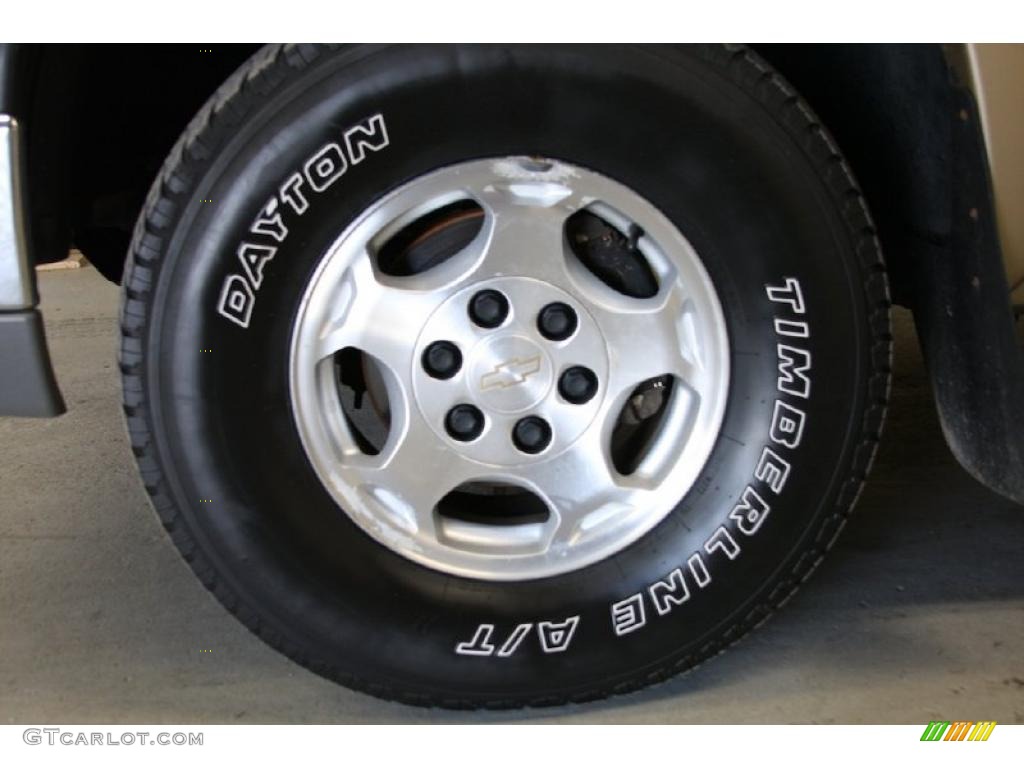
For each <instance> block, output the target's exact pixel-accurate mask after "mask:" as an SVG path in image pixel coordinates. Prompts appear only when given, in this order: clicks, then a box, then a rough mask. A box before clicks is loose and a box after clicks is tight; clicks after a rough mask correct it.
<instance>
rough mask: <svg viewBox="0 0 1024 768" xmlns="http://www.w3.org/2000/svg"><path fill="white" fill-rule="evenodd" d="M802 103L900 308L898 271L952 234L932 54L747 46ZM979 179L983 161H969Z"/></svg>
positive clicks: (948, 123)
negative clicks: (835, 159) (857, 191)
mask: <svg viewBox="0 0 1024 768" xmlns="http://www.w3.org/2000/svg"><path fill="white" fill-rule="evenodd" d="M756 49H757V51H758V53H760V54H761V55H762V56H764V57H765V59H767V60H768V61H769V63H771V64H772V66H774V67H775V68H776V69H778V70H779V72H781V73H782V74H783V75H784V76H785V77H786V79H788V80H789V81H790V82H791V83H792V84H793V85H794V86H795V87H796V89H797V91H798V92H799V93H800V94H801V95H802V96H803V97H804V98H805V99H806V100H807V101H808V103H809V104H810V105H811V108H812V109H813V110H814V111H815V112H816V113H817V114H818V116H819V117H820V118H821V120H822V122H823V123H824V124H825V126H826V127H827V128H828V130H829V131H830V132H831V133H832V135H833V136H834V137H835V139H836V143H837V144H838V145H839V147H840V149H841V150H842V152H843V154H844V156H845V157H846V159H847V161H848V162H849V163H850V165H851V167H852V168H853V172H854V175H855V176H856V178H857V180H858V182H859V184H860V186H861V188H862V190H863V192H864V194H865V196H866V197H867V200H868V206H869V208H870V209H871V213H872V216H873V217H874V220H875V224H876V226H877V228H878V233H879V238H880V239H881V241H882V246H883V249H884V251H885V255H886V259H887V261H888V264H889V270H890V276H891V280H892V287H893V294H894V298H895V300H896V301H897V302H898V303H901V304H909V303H910V297H909V295H910V292H911V290H912V289H913V285H912V284H911V283H912V281H911V280H910V278H909V269H908V261H909V260H910V258H911V256H912V254H913V253H915V252H918V251H920V250H921V249H922V248H923V247H925V246H927V245H932V246H934V245H937V244H947V243H949V242H950V241H951V239H952V237H953V232H954V221H953V206H952V198H953V196H952V189H953V177H952V173H953V163H952V146H953V124H954V115H955V113H956V109H955V107H954V104H955V95H956V92H955V89H956V84H955V82H954V80H953V75H952V72H951V70H950V68H949V66H948V65H947V63H946V58H945V54H944V52H943V50H942V47H941V46H940V45H853V44H849V45H765V46H756ZM974 162H976V163H978V164H979V165H980V168H981V169H982V171H983V172H985V173H987V165H986V160H985V157H984V156H983V155H979V156H978V157H976V158H974Z"/></svg>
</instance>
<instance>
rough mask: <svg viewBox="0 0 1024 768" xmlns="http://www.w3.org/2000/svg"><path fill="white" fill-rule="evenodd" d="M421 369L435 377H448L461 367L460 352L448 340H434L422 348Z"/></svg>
mask: <svg viewBox="0 0 1024 768" xmlns="http://www.w3.org/2000/svg"><path fill="white" fill-rule="evenodd" d="M422 363H423V370H425V371H426V372H427V374H428V375H430V376H432V377H434V378H435V379H450V378H451V377H452V376H454V375H455V374H456V373H458V372H459V368H461V367H462V353H461V352H460V351H459V348H458V347H456V346H455V345H454V344H452V343H451V342H450V341H435V342H433V343H432V344H431V345H430V346H428V347H427V348H426V349H425V350H423V358H422Z"/></svg>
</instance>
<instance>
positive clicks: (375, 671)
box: [120, 46, 891, 708]
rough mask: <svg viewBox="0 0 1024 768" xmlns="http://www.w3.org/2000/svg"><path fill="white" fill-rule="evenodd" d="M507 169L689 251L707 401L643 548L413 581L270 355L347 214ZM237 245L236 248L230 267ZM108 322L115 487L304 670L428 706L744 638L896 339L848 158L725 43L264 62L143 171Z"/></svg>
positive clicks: (879, 402) (839, 488) (823, 523)
mask: <svg viewBox="0 0 1024 768" xmlns="http://www.w3.org/2000/svg"><path fill="white" fill-rule="evenodd" d="M375 115H381V116H383V118H382V119H386V121H387V122H386V133H387V142H386V146H384V145H382V143H381V142H379V141H378V142H377V145H376V146H373V143H372V141H369V139H368V142H369V143H367V144H365V145H363V150H362V151H361V152H360V151H359V150H358V144H357V151H356V152H355V153H354V154H353V153H351V152H349V154H348V155H347V156H346V155H344V154H343V155H341V156H340V159H339V158H337V157H336V158H335V161H334V162H335V166H331V164H330V162H327V163H326V164H324V165H322V166H317V165H313V166H310V167H311V168H312V171H310V173H312V174H314V177H315V175H316V174H321V175H320V176H319V182H318V184H319V185H320V186H322V187H323V191H322V192H316V193H314V190H313V189H312V188H311V187H309V186H307V187H305V190H306V192H307V197H306V199H305V200H304V203H305V205H306V207H305V210H304V212H303V213H302V214H301V215H297V214H296V212H295V208H294V207H289V206H286V205H285V204H284V198H283V197H281V195H280V191H281V190H282V189H283V187H282V185H284V184H285V183H286V182H287V180H288V179H290V178H292V176H293V174H294V173H296V171H299V172H302V169H303V168H306V164H307V162H308V161H310V159H311V158H313V157H314V156H315V155H316V154H317V153H318V152H319V151H321V150H322V148H324V147H325V146H327V145H329V144H330V143H331V142H332V141H337V142H339V146H340V147H341V150H342V151H343V152H344V151H345V150H346V145H344V143H343V142H342V137H343V136H344V135H345V132H346V131H351V127H353V126H364V127H366V126H369V127H370V128H372V127H373V126H372V125H371V124H370V123H367V122H366V121H367V120H368V119H369V118H371V117H372V116H375ZM367 130H368V129H367ZM359 136H369V133H364V134H359V135H356V137H357V138H358V137H359ZM378 138H380V137H379V136H378ZM348 149H349V150H351V146H349V147H348ZM527 155H528V156H531V157H533V156H539V157H543V158H558V159H559V160H564V161H567V162H569V163H572V164H574V166H577V167H579V168H583V169H590V170H591V171H594V172H596V173H598V174H600V175H601V176H602V178H607V179H612V180H614V181H615V182H616V183H617V184H619V185H622V186H623V187H624V188H626V189H628V190H631V191H633V192H634V193H636V194H637V195H639V196H642V198H643V199H645V200H646V201H649V202H650V203H651V205H652V206H653V208H654V209H656V210H657V211H659V212H660V214H661V215H663V216H664V217H665V219H666V220H667V221H669V222H670V223H671V224H672V225H674V226H675V227H676V228H677V229H678V231H679V232H681V233H683V234H684V235H685V238H686V240H687V241H688V242H689V243H690V244H691V245H692V247H693V250H694V251H695V252H696V253H697V254H698V255H699V258H700V262H701V264H702V268H703V270H705V271H706V275H707V276H708V278H709V280H710V284H711V285H713V287H714V291H715V293H716V295H717V297H718V299H719V302H720V309H721V313H722V319H723V322H724V328H723V332H724V334H725V336H726V337H727V349H728V359H727V360H726V361H725V362H726V363H727V366H728V371H729V373H728V386H727V387H726V388H725V390H724V392H725V394H724V395H723V397H724V398H725V399H724V401H723V408H722V414H721V418H720V424H719V426H718V427H717V429H716V432H715V439H714V441H713V443H712V444H709V448H708V452H707V453H708V455H707V457H706V459H705V460H703V461H701V462H700V464H699V465H698V466H695V467H693V468H692V472H693V478H692V482H689V483H687V484H686V487H682V486H680V487H673V488H668V489H667V492H669V493H675V496H674V497H673V500H672V504H671V505H670V507H669V508H668V509H667V512H666V513H665V514H664V515H663V516H661V517H660V519H659V520H657V521H656V522H655V523H654V524H652V525H650V527H649V528H648V529H647V530H644V531H640V532H639V533H636V532H634V533H635V534H636V535H635V536H634V538H633V540H631V541H629V542H627V543H626V544H625V545H623V546H620V547H618V548H617V549H615V550H614V551H610V552H608V553H605V554H603V555H602V556H600V557H597V556H596V555H595V554H594V553H591V560H593V561H592V562H590V561H588V562H585V563H584V564H582V565H581V566H580V567H578V568H574V569H570V570H563V571H558V570H557V568H556V569H554V570H553V571H551V572H550V573H549V572H544V573H541V574H540V575H539V576H537V577H536V578H522V579H517V578H514V572H508V573H505V574H504V575H502V576H500V577H496V578H487V577H480V576H478V575H477V576H474V575H465V574H461V573H460V572H458V570H457V568H455V567H453V568H452V569H448V570H445V569H444V568H439V567H430V566H429V565H424V564H423V563H422V562H417V561H416V560H415V558H414V557H411V556H406V555H404V554H403V553H402V552H401V551H400V549H401V547H400V546H399V545H397V544H395V545H391V544H389V543H388V542H387V541H383V540H382V538H381V537H380V536H377V535H373V534H372V532H369V531H368V529H367V528H366V526H364V525H362V524H360V523H359V522H358V520H357V519H356V518H354V517H353V515H352V514H351V511H350V510H345V509H343V508H342V505H340V504H339V503H338V500H337V497H336V496H334V495H332V493H331V492H330V490H329V489H328V488H327V487H326V486H325V483H324V481H323V480H322V479H321V475H320V474H318V472H319V470H318V469H317V468H316V467H314V463H313V462H312V461H311V459H310V455H311V454H310V453H309V452H308V451H307V448H306V447H305V444H304V442H303V440H304V438H303V435H302V434H300V429H299V427H298V425H297V417H296V413H297V411H296V410H295V408H296V407H297V405H296V402H295V398H294V397H293V390H292V388H291V387H292V385H291V383H290V379H289V376H290V370H291V369H290V365H291V362H290V361H291V360H292V357H291V355H292V354H293V351H292V349H293V348H292V339H293V331H294V328H296V327H297V326H296V324H297V323H298V322H299V319H300V317H301V313H302V312H303V306H304V303H303V302H304V296H306V295H307V292H308V290H310V286H311V285H312V284H313V283H314V282H315V280H316V279H317V275H318V274H319V273H318V272H317V270H318V267H320V265H321V263H322V261H323V260H324V254H325V253H327V252H328V251H329V250H330V248H331V246H332V243H334V242H335V240H336V239H337V238H338V236H339V234H340V233H341V232H342V231H344V230H346V228H348V227H350V226H354V224H353V223H354V222H357V221H358V220H359V217H360V216H361V214H362V212H363V211H365V210H367V209H369V208H371V207H372V206H373V205H375V204H377V203H378V202H379V201H381V200H382V199H384V198H385V197H386V196H387V195H389V194H391V193H393V192H394V191H395V190H399V189H401V188H402V186H403V185H405V184H408V183H412V182H413V181H415V180H416V179H419V178H422V177H424V176H425V175H428V174H431V173H432V172H434V171H437V170H438V169H443V168H446V167H451V166H453V165H455V164H459V163H464V162H467V161H473V160H476V159H479V158H494V157H509V156H516V157H520V156H527ZM320 157H321V159H323V155H321V156H320ZM338 163H346V164H347V169H346V170H345V172H344V175H337V177H336V178H335V179H334V180H333V181H332V182H330V183H328V182H326V181H325V180H326V179H327V178H328V177H330V176H331V175H332V173H333V171H336V170H337V164H338ZM309 178H310V177H309V176H308V175H307V176H306V177H305V180H306V182H309ZM293 200H294V198H293ZM268 201H270V202H269V203H268ZM275 206H276V207H275ZM277 215H281V217H282V218H281V219H279V220H275V219H274V217H275V216H277ZM260 221H262V222H263V223H262V224H261V225H259V226H256V222H260ZM282 224H283V225H284V228H287V230H288V232H287V235H285V236H283V237H279V236H280V235H281V233H282V227H281V225H282ZM254 227H255V229H256V230H259V231H260V232H261V233H262V234H259V233H257V234H254ZM275 233H276V234H275ZM245 242H248V243H250V244H257V245H260V246H262V249H261V250H256V251H252V252H247V253H246V254H245V257H243V259H242V261H241V262H240V260H239V257H238V252H239V249H240V244H241V243H245ZM270 249H272V250H270ZM243 262H247V263H248V265H249V269H248V270H247V269H246V267H245V266H244V264H243ZM233 276H234V277H233ZM243 284H244V286H243ZM232 291H235V292H238V293H239V296H238V297H235V299H232V298H231V296H232V295H233V294H232ZM232 302H234V303H232ZM243 321H244V322H243ZM121 329H122V338H121V350H120V361H121V370H122V372H123V377H124V411H125V414H126V417H127V424H128V430H129V433H130V436H131V442H132V447H133V450H134V453H135V455H136V457H137V460H138V464H139V468H140V472H141V474H142V477H143V480H144V483H145V487H146V490H147V492H148V493H149V495H150V497H151V499H152V502H153V505H154V507H155V509H156V511H157V513H158V515H159V517H160V519H161V521H162V522H163V525H164V526H165V528H166V529H167V531H168V532H169V534H170V536H171V538H172V540H173V542H174V544H175V545H176V546H177V547H178V549H179V550H180V552H181V553H182V555H183V557H184V558H185V559H186V560H187V561H188V563H189V564H190V565H191V567H192V569H193V570H194V571H195V572H196V574H197V576H198V577H199V578H200V579H201V580H202V582H203V583H204V584H205V585H206V586H207V587H208V588H209V589H210V590H211V591H212V592H213V593H214V594H215V595H216V597H217V598H218V599H219V600H220V601H221V602H222V603H223V604H224V605H225V607H227V608H228V610H230V611H231V612H233V613H234V614H235V615H236V616H237V617H238V618H239V620H240V621H242V622H243V623H244V624H245V625H246V626H248V627H249V628H250V629H251V630H252V631H253V632H254V633H255V634H256V635H258V636H259V637H260V638H262V639H263V640H264V641H266V642H267V643H269V644H270V645H272V646H273V647H275V648H277V649H278V650H280V651H281V652H282V653H284V654H286V655H287V656H289V657H290V658H292V659H294V660H295V661H297V662H298V663H300V664H302V665H304V666H306V667H308V668H309V669H311V670H313V671H314V672H316V673H318V674H320V675H323V676H325V677H327V678H330V679H332V680H335V681H337V682H339V683H341V684H343V685H346V686H348V687H351V688H354V689H357V690H360V691H365V692H368V693H371V694H373V695H375V696H379V697H382V698H386V699H393V700H399V701H403V702H407V703H411V704H418V705H434V706H442V707H453V708H467V707H495V708H501V707H518V706H545V705H554V704H560V703H564V702H577V701H585V700H591V699H596V698H600V697H604V696H608V695H612V694H617V693H623V692H626V691H631V690H634V689H637V688H640V687H643V686H646V685H648V684H651V683H653V682H656V681H660V680H663V679H665V678H668V677H670V676H672V675H674V674H676V673H678V672H680V671H683V670H686V669H689V668H691V667H693V666H694V665H696V664H698V663H699V662H701V661H702V660H703V659H706V658H708V657H709V656H711V655H714V654H716V653H718V652H720V651H721V650H723V649H724V648H725V647H726V646H728V645H729V644H731V643H732V642H734V641H735V640H737V639H738V638H739V637H740V636H742V635H743V634H744V633H746V632H747V631H748V630H749V629H750V628H752V627H754V626H755V625H757V624H759V623H761V622H762V621H764V620H765V619H766V618H767V617H768V615H769V614H770V613H771V612H772V611H773V610H774V609H775V608H776V607H778V606H781V605H782V604H783V603H784V602H785V601H786V600H787V599H788V597H789V596H790V595H791V594H792V592H793V591H794V589H795V588H796V587H797V585H798V584H800V583H801V582H802V581H803V580H804V579H806V578H807V576H808V575H809V574H810V573H811V571H812V570H813V568H814V567H815V566H816V565H817V563H818V562H819V561H820V560H821V558H822V556H823V555H824V553H825V552H826V550H827V549H828V548H829V547H830V545H831V544H832V542H833V541H834V540H835V538H836V536H837V534H838V533H839V531H840V529H841V528H842V527H843V524H844V522H845V520H846V518H847V515H848V514H849V511H850V509H851V507H852V505H853V503H854V502H855V500H856V498H857V495H858V493H859V490H860V488H861V485H862V483H863V481H864V479H865V475H866V473H867V471H868V469H869V467H870V464H871V461H872V457H873V455H874V452H875V448H876V445H877V442H878V439H879V433H880V429H881V426H882V422H883V418H884V411H885V404H886V400H887V396H888V387H889V371H890V346H891V336H890V332H889V295H888V287H887V280H886V273H885V269H884V265H883V262H882V257H881V253H880V248H879V243H878V240H877V238H876V235H875V230H874V228H873V226H872V223H871V219H870V217H869V214H868V211H867V208H866V205H865V202H864V200H863V197H862V196H861V194H860V192H859V190H858V188H857V185H856V183H855V181H854V179H853V177H852V174H851V172H850V169H849V167H848V166H847V164H846V163H845V162H844V160H843V159H842V157H841V155H840V153H839V151H838V149H837V148H836V146H835V144H834V143H833V141H832V140H831V138H830V137H829V135H828V134H827V132H826V131H825V129H824V128H823V127H822V125H821V124H820V123H819V122H818V121H817V119H816V118H815V116H814V115H813V113H812V112H811V111H810V109H809V108H808V107H807V105H806V104H804V103H803V102H802V101H801V100H800V98H799V97H798V96H797V95H796V94H795V93H794V92H793V90H792V88H791V87H790V86H789V85H788V84H787V83H786V82H785V81H783V79H782V78H781V77H780V76H779V75H778V74H776V73H775V72H773V71H772V70H771V69H770V68H769V67H768V66H767V65H766V64H765V63H764V62H763V61H762V60H761V59H759V58H758V57H757V56H756V55H755V54H754V53H753V52H751V51H750V50H748V49H746V48H743V47H694V48H690V47H660V46H659V47H629V46H623V47H602V48H599V49H594V48H589V47H578V46H577V47H553V46H552V47H504V46H502V47H437V46H396V47H364V46H354V47H353V46H347V47H337V48H333V47H329V48H320V47H311V46H294V47H291V46H284V47H281V46H269V47H267V48H265V49H263V50H262V51H260V52H259V53H258V54H257V55H256V56H255V57H254V58H253V59H251V60H250V61H249V62H248V63H246V64H245V65H244V66H243V67H242V68H241V69H240V70H239V71H238V72H237V73H236V74H235V75H234V76H233V77H232V78H231V79H230V80H229V81H228V82H226V83H225V84H224V86H223V87H222V88H221V89H220V90H219V91H218V92H217V93H216V94H215V95H214V96H213V97H212V98H211V99H210V101H209V102H208V103H207V104H206V106H205V107H204V108H203V109H202V111H201V112H200V113H199V114H198V115H197V116H196V118H195V119H194V120H193V121H192V123H191V124H190V126H189V127H188V129H187V130H186V132H185V134H184V135H183V136H182V137H181V139H180V140H179V142H178V143H177V145H176V146H175V147H174V149H173V150H172V152H171V154H170V156H169V158H168V159H167V161H166V163H165V165H164V167H163V170H162V171H161V173H160V176H159V178H158V179H157V180H156V182H155V183H154V185H153V187H152V189H151V191H150V194H149V196H148V199H147V201H146V205H145V208H144V210H143V211H142V213H141V216H140V218H139V221H138V224H137V227H136V230H135V233H134V238H133V241H132V245H131V250H130V255H129V260H128V264H127V269H126V274H125V279H124V291H123V305H122V323H121ZM409 343H410V344H411V343H412V342H411V340H410V342H409ZM702 402H703V401H702ZM342 490H343V491H344V489H342ZM517 498H518V497H517ZM643 498H646V497H643ZM641 513H643V510H642V509H640V510H639V511H638V512H637V514H641ZM631 514H632V512H631Z"/></svg>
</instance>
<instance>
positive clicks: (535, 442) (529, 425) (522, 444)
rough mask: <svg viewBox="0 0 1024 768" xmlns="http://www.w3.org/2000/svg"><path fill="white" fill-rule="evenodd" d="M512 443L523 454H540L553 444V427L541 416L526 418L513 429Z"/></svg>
mask: <svg viewBox="0 0 1024 768" xmlns="http://www.w3.org/2000/svg"><path fill="white" fill-rule="evenodd" d="M512 442H513V443H515V446H516V448H518V449H519V450H520V451H522V452H523V453H540V452H541V451H543V450H544V449H545V448H547V447H548V443H550V442H551V426H550V425H549V424H548V423H547V422H546V421H544V419H542V418H540V416H525V417H523V418H522V419H520V420H519V421H517V422H516V425H515V426H514V427H513V428H512Z"/></svg>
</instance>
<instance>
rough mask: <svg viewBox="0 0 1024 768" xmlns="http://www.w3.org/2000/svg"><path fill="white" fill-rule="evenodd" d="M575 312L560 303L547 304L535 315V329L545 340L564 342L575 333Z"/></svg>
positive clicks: (576, 322)
mask: <svg viewBox="0 0 1024 768" xmlns="http://www.w3.org/2000/svg"><path fill="white" fill-rule="evenodd" d="M577 324H578V321H577V319H576V312H575V311H574V310H573V308H572V307H570V306H569V305H568V304H563V303H562V302H560V301H555V302H552V303H551V304H548V305H547V306H546V307H544V309H542V310H541V311H540V314H539V315H537V329H538V330H539V331H540V332H541V334H542V335H543V336H544V338H546V339H550V340H551V341H564V340H565V339H568V338H569V337H570V336H572V335H573V333H575V332H576V325H577Z"/></svg>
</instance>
